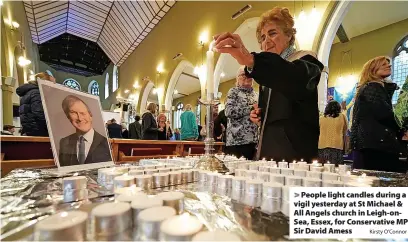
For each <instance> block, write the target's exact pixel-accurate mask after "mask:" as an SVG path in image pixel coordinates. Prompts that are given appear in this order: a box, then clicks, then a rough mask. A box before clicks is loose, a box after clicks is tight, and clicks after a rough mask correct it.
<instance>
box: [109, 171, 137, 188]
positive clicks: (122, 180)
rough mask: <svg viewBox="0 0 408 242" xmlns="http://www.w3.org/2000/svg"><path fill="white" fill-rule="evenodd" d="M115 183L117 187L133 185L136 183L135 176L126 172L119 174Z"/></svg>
mask: <svg viewBox="0 0 408 242" xmlns="http://www.w3.org/2000/svg"><path fill="white" fill-rule="evenodd" d="M113 183H114V185H115V188H119V187H130V186H131V185H134V184H135V177H134V176H129V175H126V174H125V175H122V176H117V177H115V178H114V180H113Z"/></svg>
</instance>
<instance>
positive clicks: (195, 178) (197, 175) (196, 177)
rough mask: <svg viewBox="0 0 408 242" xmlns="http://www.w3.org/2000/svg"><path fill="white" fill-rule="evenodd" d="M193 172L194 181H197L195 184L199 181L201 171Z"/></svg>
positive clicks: (195, 170)
mask: <svg viewBox="0 0 408 242" xmlns="http://www.w3.org/2000/svg"><path fill="white" fill-rule="evenodd" d="M191 171H192V172H193V181H195V182H196V181H198V179H199V174H200V170H199V169H191Z"/></svg>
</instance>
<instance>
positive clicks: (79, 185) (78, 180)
mask: <svg viewBox="0 0 408 242" xmlns="http://www.w3.org/2000/svg"><path fill="white" fill-rule="evenodd" d="M86 184H87V179H86V177H85V176H71V177H65V178H63V179H62V189H63V190H72V189H86Z"/></svg>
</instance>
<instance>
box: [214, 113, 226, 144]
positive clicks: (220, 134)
mask: <svg viewBox="0 0 408 242" xmlns="http://www.w3.org/2000/svg"><path fill="white" fill-rule="evenodd" d="M217 110H218V109H217ZM227 123H228V119H227V117H226V116H225V109H224V110H221V111H220V112H219V113H218V115H217V117H216V118H215V119H214V138H215V141H218V142H226V139H227V137H226V129H227Z"/></svg>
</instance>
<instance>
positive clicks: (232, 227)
mask: <svg viewBox="0 0 408 242" xmlns="http://www.w3.org/2000/svg"><path fill="white" fill-rule="evenodd" d="M362 173H366V174H367V175H368V176H377V177H378V178H379V179H378V180H376V181H375V182H374V184H373V186H381V187H389V186H391V187H396V186H399V187H408V176H407V175H405V174H397V173H388V172H373V171H362V170H358V171H353V172H352V174H353V175H361V174H362ZM72 175H79V176H85V177H86V178H87V181H88V183H87V190H88V193H89V196H88V199H87V200H83V201H76V202H71V203H64V202H63V191H62V183H61V182H62V178H63V177H64V176H61V175H60V174H58V173H56V172H55V171H53V170H39V169H18V170H14V171H12V172H11V173H9V175H7V176H6V177H5V178H2V179H1V183H0V188H1V189H0V195H1V214H0V219H1V226H2V227H1V235H0V239H1V240H32V239H33V232H34V226H35V224H36V222H38V221H39V220H41V219H43V218H45V217H47V216H49V215H52V214H55V213H57V212H61V211H70V210H76V209H78V210H81V211H86V212H88V213H89V214H90V211H91V210H92V208H93V207H95V206H96V205H98V204H100V203H104V202H111V201H113V200H114V193H113V192H112V190H109V189H106V188H105V187H102V186H100V185H98V184H97V182H96V180H97V170H87V171H82V172H77V173H75V174H74V173H71V174H66V175H65V176H72ZM169 190H171V191H181V192H183V193H184V195H185V198H184V211H185V212H188V213H190V214H193V215H196V217H197V218H198V219H199V220H200V221H201V222H202V223H203V224H204V225H205V226H206V227H207V229H209V230H213V229H221V230H224V231H230V232H234V233H236V234H238V235H239V236H240V237H241V239H242V240H256V241H261V240H269V241H270V240H288V237H287V234H288V232H289V225H288V218H287V217H286V216H285V215H283V214H282V213H281V212H276V213H273V214H270V215H268V214H267V213H264V212H262V211H261V208H260V207H251V206H248V205H245V204H244V203H242V202H241V201H239V199H238V200H233V199H231V196H230V194H231V190H229V191H228V190H225V191H224V190H222V189H221V190H220V189H213V187H209V186H207V184H203V183H200V182H196V183H189V184H184V185H178V186H170V187H165V188H159V189H155V190H150V191H148V192H149V194H156V193H158V192H161V191H169ZM243 200H245V199H243ZM89 233H91V232H89ZM134 233H135V231H133V229H129V230H127V231H124V232H122V233H121V234H118V235H114V236H109V237H107V238H98V239H97V240H120V241H126V240H133V239H134V238H135V237H134V236H135V234H134ZM88 239H89V240H95V238H93V235H92V234H88Z"/></svg>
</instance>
